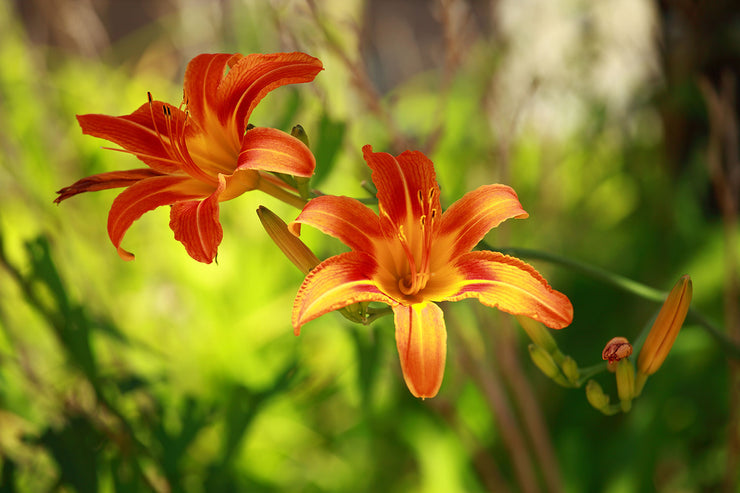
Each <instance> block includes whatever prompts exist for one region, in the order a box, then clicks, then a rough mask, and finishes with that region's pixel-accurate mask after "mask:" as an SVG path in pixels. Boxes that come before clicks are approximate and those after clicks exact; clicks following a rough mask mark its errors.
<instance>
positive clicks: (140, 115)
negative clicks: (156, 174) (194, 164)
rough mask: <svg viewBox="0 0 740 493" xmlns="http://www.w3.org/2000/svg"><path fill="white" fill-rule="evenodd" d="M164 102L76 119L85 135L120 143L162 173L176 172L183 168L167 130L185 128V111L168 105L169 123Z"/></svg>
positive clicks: (80, 116) (79, 116)
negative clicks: (176, 156)
mask: <svg viewBox="0 0 740 493" xmlns="http://www.w3.org/2000/svg"><path fill="white" fill-rule="evenodd" d="M164 105H165V103H162V102H161V101H152V102H151V104H150V103H145V104H143V105H141V106H140V107H139V109H137V110H136V111H134V112H133V113H131V114H130V115H123V116H110V115H100V114H89V115H77V121H78V123H79V124H80V127H81V128H82V133H83V134H85V135H92V136H93V137H99V138H101V139H105V140H108V141H110V142H113V143H115V144H118V145H120V146H121V147H123V148H124V149H125V150H127V151H129V152H130V153H131V154H133V155H135V156H136V157H137V158H139V159H140V160H141V161H143V162H144V163H146V165H147V166H150V167H151V168H153V169H155V170H157V171H160V172H162V173H173V172H176V171H177V170H179V169H180V164H179V163H178V162H177V161H178V160H177V159H173V157H172V156H173V154H172V153H171V146H172V144H171V142H170V141H169V137H168V135H169V134H168V130H167V129H168V125H169V128H178V129H181V128H183V125H184V124H185V113H184V112H183V111H181V110H179V109H177V108H174V107H172V106H170V105H167V106H168V108H169V114H170V115H171V116H170V121H169V123H168V122H167V120H166V119H165V116H164Z"/></svg>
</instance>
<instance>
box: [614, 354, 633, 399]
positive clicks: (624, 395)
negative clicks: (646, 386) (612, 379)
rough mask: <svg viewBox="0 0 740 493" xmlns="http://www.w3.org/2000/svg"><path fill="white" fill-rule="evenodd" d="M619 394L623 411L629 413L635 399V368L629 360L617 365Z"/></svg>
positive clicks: (621, 361)
mask: <svg viewBox="0 0 740 493" xmlns="http://www.w3.org/2000/svg"><path fill="white" fill-rule="evenodd" d="M616 374H617V394H618V395H619V400H620V401H621V404H622V410H623V411H624V412H627V411H629V410H630V408H631V407H632V399H634V397H635V367H634V366H633V365H632V362H631V361H630V360H628V359H623V360H620V361H619V363H617V371H616Z"/></svg>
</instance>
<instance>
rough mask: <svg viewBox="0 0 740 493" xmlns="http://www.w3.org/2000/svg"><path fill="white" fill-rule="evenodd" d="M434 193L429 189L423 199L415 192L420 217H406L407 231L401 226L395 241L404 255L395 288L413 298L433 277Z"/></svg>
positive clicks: (435, 215) (419, 193)
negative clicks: (405, 265)
mask: <svg viewBox="0 0 740 493" xmlns="http://www.w3.org/2000/svg"><path fill="white" fill-rule="evenodd" d="M434 195H435V190H434V189H433V188H432V189H430V190H429V194H428V196H427V197H426V198H427V200H426V201H425V200H424V196H423V194H422V192H421V190H419V191H418V193H417V199H418V201H419V206H420V209H421V215H420V216H419V217H418V218H415V217H414V216H415V214H413V212H411V213H410V214H409V218H410V219H411V220H410V221H408V222H407V225H408V226H409V228H408V231H407V230H406V228H404V225H399V226H398V234H397V237H398V241H399V243H400V244H401V248H402V249H403V252H404V254H405V256H406V261H407V269H404V271H403V273H399V276H398V289H399V290H400V291H401V293H403V294H404V295H406V296H413V295H415V294H417V293H418V292H419V291H421V290H422V289H424V287H425V286H426V285H427V282H429V279H430V278H431V277H432V275H433V273H432V272H431V255H430V252H431V250H432V242H433V239H434V229H435V226H436V224H435V220H436V218H437V209H435V208H434V206H433V205H434V198H435V197H434Z"/></svg>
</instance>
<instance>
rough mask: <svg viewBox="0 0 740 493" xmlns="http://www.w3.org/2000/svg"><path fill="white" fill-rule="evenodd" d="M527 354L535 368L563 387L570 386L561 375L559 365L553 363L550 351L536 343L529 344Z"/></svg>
mask: <svg viewBox="0 0 740 493" xmlns="http://www.w3.org/2000/svg"><path fill="white" fill-rule="evenodd" d="M529 356H530V357H531V358H532V361H533V362H534V364H535V365H536V366H537V368H539V369H540V370H541V371H542V373H544V374H545V375H546V376H547V377H548V378H550V379H552V380H554V381H555V382H556V383H558V384H560V385H563V386H565V387H570V386H571V385H570V383H569V382H568V381H567V380H566V379H565V377H563V374H562V373H561V371H560V367H559V366H558V365H557V364H556V363H555V360H554V359H552V356H550V353H548V352H547V351H545V350H544V349H542V348H541V347H539V346H538V345H537V344H530V345H529Z"/></svg>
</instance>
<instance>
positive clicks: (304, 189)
mask: <svg viewBox="0 0 740 493" xmlns="http://www.w3.org/2000/svg"><path fill="white" fill-rule="evenodd" d="M290 135H292V136H293V137H295V138H296V139H298V140H300V141H301V142H303V143H304V144H306V147H310V145H309V141H308V134H307V133H306V131H305V130H304V129H303V127H302V126H301V125H296V126H295V127H293V128H292V129H291V131H290ZM293 181H294V182H295V186H296V189H298V193H299V194H300V196H301V198H302V199H304V200H308V199H310V198H311V177H310V176H294V177H293Z"/></svg>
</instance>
